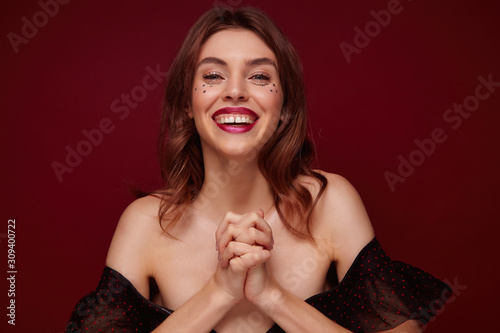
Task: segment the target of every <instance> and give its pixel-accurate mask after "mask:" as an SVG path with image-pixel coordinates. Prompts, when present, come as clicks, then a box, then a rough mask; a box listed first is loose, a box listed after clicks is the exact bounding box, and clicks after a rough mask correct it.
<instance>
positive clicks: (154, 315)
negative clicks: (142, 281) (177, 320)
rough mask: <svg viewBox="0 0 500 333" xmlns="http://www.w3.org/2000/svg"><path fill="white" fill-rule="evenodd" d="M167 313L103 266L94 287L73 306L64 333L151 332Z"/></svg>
mask: <svg viewBox="0 0 500 333" xmlns="http://www.w3.org/2000/svg"><path fill="white" fill-rule="evenodd" d="M170 312H171V311H170V310H168V309H166V308H163V307H161V306H159V305H156V304H154V303H153V302H151V301H149V300H148V299H146V298H144V297H143V296H142V295H141V294H140V293H139V292H138V291H137V290H136V289H135V287H134V286H133V285H132V284H131V283H130V281H128V280H127V279H126V278H125V277H124V276H123V275H121V274H120V273H118V272H117V271H115V270H113V269H111V268H109V267H106V268H105V269H104V272H103V273H102V277H101V280H100V281H99V285H98V286H97V288H96V290H95V291H93V292H91V293H90V294H89V295H87V296H86V297H84V298H82V299H81V300H80V301H79V302H78V304H77V305H76V306H75V309H74V310H73V313H72V315H71V319H70V321H69V322H68V324H67V325H66V332H75V333H79V332H113V333H118V332H127V333H129V332H136V333H137V332H144V333H145V332H151V331H152V330H154V329H155V328H156V327H157V326H158V325H160V324H161V323H162V322H163V321H164V320H165V318H167V317H168V315H169V314H170Z"/></svg>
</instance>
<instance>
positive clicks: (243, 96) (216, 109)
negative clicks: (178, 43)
mask: <svg viewBox="0 0 500 333" xmlns="http://www.w3.org/2000/svg"><path fill="white" fill-rule="evenodd" d="M277 66H278V64H277V61H276V57H275V55H274V53H273V51H271V49H270V48H269V47H268V46H267V45H266V44H265V43H264V41H262V40H261V39H260V38H259V37H258V36H257V35H256V34H255V33H253V32H251V31H250V30H244V29H229V30H223V31H220V32H218V33H216V34H214V35H212V36H211V37H210V38H209V39H208V40H207V41H206V42H205V43H204V44H203V46H202V48H201V50H200V55H199V57H198V61H197V67H196V69H195V77H194V82H193V91H192V98H191V105H190V107H189V110H188V114H189V116H190V117H192V118H194V122H195V125H196V129H197V131H198V133H199V135H200V139H201V144H202V149H203V154H204V157H205V158H207V157H208V156H207V154H218V155H222V156H224V157H225V158H228V159H238V158H241V157H245V156H254V157H255V156H256V155H257V154H256V152H257V151H259V150H260V148H261V147H262V146H263V145H264V144H265V143H266V142H267V140H268V139H269V138H270V137H271V135H272V134H273V133H274V132H275V130H276V128H277V126H278V123H279V120H280V114H281V109H282V106H283V92H282V89H281V86H280V80H279V75H278V68H277Z"/></svg>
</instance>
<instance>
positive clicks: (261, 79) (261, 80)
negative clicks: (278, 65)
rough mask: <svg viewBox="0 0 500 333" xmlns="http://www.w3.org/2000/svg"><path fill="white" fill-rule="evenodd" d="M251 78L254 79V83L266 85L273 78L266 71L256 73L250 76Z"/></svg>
mask: <svg viewBox="0 0 500 333" xmlns="http://www.w3.org/2000/svg"><path fill="white" fill-rule="evenodd" d="M250 79H251V80H254V83H255V84H256V85H259V86H265V85H267V84H269V80H270V79H271V76H269V75H268V74H266V73H255V74H252V76H250Z"/></svg>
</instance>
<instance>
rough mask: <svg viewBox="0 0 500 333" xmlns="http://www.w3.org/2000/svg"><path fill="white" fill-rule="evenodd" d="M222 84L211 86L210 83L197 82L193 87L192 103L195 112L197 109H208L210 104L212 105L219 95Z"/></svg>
mask: <svg viewBox="0 0 500 333" xmlns="http://www.w3.org/2000/svg"><path fill="white" fill-rule="evenodd" d="M219 94H220V86H210V85H208V84H201V83H200V84H197V85H195V86H194V88H193V92H192V98H191V101H192V104H193V112H194V113H197V112H196V111H202V112H203V111H206V109H207V108H208V106H210V105H211V104H212V103H213V102H214V101H215V100H216V99H217V97H218V96H219Z"/></svg>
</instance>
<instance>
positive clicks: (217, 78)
mask: <svg viewBox="0 0 500 333" xmlns="http://www.w3.org/2000/svg"><path fill="white" fill-rule="evenodd" d="M203 80H204V81H205V82H207V83H208V84H218V83H220V82H221V81H222V80H224V77H222V75H221V74H219V73H217V72H211V73H207V74H203Z"/></svg>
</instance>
